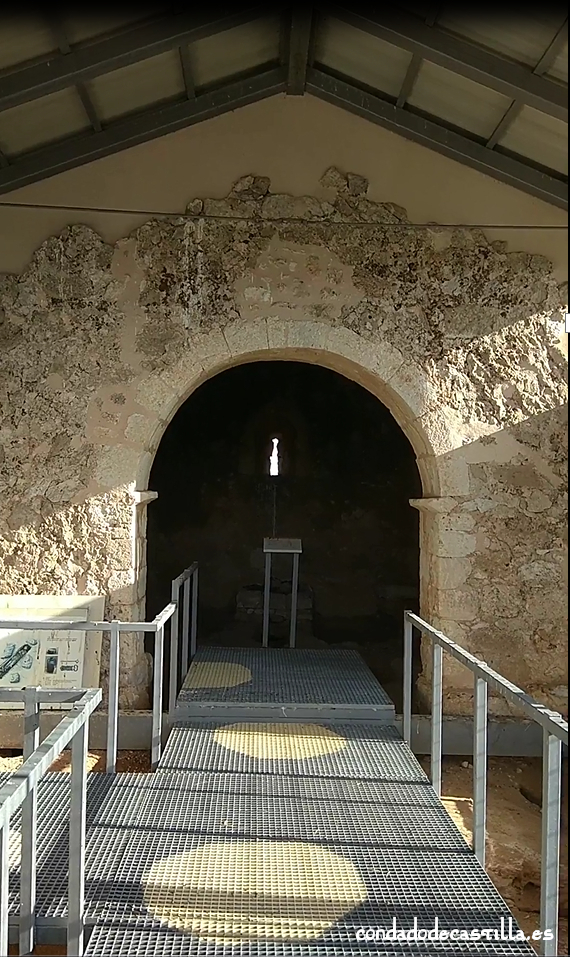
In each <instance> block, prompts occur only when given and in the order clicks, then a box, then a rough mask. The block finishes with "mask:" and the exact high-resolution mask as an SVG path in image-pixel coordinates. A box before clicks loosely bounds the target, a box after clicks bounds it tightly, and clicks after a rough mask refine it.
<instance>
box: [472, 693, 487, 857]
mask: <svg viewBox="0 0 570 957" xmlns="http://www.w3.org/2000/svg"><path fill="white" fill-rule="evenodd" d="M486 830H487V682H486V681H485V679H484V678H479V677H477V676H476V677H475V720H474V724H473V850H474V852H475V856H476V857H477V860H478V861H479V863H480V864H481V866H482V867H485V837H486Z"/></svg>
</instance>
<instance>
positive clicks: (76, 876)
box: [67, 717, 89, 957]
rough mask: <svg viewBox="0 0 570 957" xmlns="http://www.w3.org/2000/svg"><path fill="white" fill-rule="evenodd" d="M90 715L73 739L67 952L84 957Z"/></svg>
mask: <svg viewBox="0 0 570 957" xmlns="http://www.w3.org/2000/svg"><path fill="white" fill-rule="evenodd" d="M88 747H89V717H87V719H86V720H85V723H84V724H83V725H82V726H81V727H80V728H79V729H78V731H77V732H76V734H75V736H74V737H73V739H72V742H71V808H70V813H69V884H68V897H69V904H68V918H67V953H68V954H69V955H71V954H76V955H78V957H82V954H83V945H84V932H85V832H86V818H87V754H88Z"/></svg>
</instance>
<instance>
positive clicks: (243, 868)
mask: <svg viewBox="0 0 570 957" xmlns="http://www.w3.org/2000/svg"><path fill="white" fill-rule="evenodd" d="M142 883H143V887H144V893H143V899H144V903H145V905H146V907H147V908H148V910H149V913H151V914H153V915H154V916H155V917H157V918H158V919H159V920H160V921H161V922H165V923H166V924H168V926H169V927H173V928H176V929H178V930H187V931H191V932H192V933H193V934H195V935H196V936H197V937H199V938H200V939H201V940H206V941H213V942H214V943H216V944H222V945H227V944H236V945H239V944H240V943H243V942H244V941H247V940H248V939H252V938H254V939H255V938H258V939H262V940H298V939H300V940H303V939H311V938H317V937H320V936H321V935H322V934H323V933H324V931H326V930H328V929H329V928H330V927H331V926H332V925H333V924H334V922H335V921H337V920H340V919H341V918H342V917H344V916H345V915H346V914H348V913H349V912H350V911H351V910H352V909H353V908H354V907H357V906H358V905H359V904H361V903H363V902H364V901H365V900H366V897H367V892H366V887H365V885H364V883H363V882H362V880H361V879H360V877H359V875H358V872H357V870H356V868H355V867H354V865H353V864H352V862H351V861H350V860H347V859H345V858H344V857H342V856H341V855H339V854H334V853H332V852H331V851H329V850H327V849H326V848H323V847H319V846H318V845H316V844H303V843H301V842H284V841H281V842H274V841H273V842H272V841H232V842H212V843H207V844H205V845H204V846H202V847H199V848H196V849H194V850H192V851H190V852H187V853H185V854H181V855H173V856H169V857H166V858H163V859H161V860H159V861H157V862H156V863H154V864H152V865H151V867H150V869H149V871H148V872H147V873H145V874H144V875H143V879H142Z"/></svg>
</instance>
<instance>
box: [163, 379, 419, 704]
mask: <svg viewBox="0 0 570 957" xmlns="http://www.w3.org/2000/svg"><path fill="white" fill-rule="evenodd" d="M273 438H278V440H279V445H278V450H279V454H280V455H279V474H278V475H277V476H273V475H270V474H269V473H270V463H269V457H270V454H271V449H272V439H273ZM149 487H150V488H151V489H152V490H155V491H157V492H158V496H159V497H158V499H157V500H156V501H155V502H153V503H151V505H150V506H149V510H148V589H147V614H149V615H151V616H152V615H154V614H156V613H157V612H158V611H159V610H160V609H161V608H162V607H163V606H164V605H165V604H166V603H167V602H168V601H169V598H170V581H171V579H172V578H174V577H175V576H176V575H177V574H179V572H180V571H181V570H182V569H183V568H185V567H187V566H188V565H189V564H190V563H191V562H192V561H195V560H196V561H198V562H199V563H200V601H199V641H200V643H211V644H233V645H238V646H243V645H251V646H253V645H259V644H260V639H261V615H260V603H261V591H260V587H261V585H262V582H263V553H262V542H263V538H264V537H265V536H279V537H283V538H301V539H302V542H303V555H302V556H301V565H300V606H299V632H298V639H299V640H298V644H299V645H300V646H302V647H315V648H318V647H327V646H328V645H331V646H333V645H336V646H341V647H351V648H357V649H358V650H360V651H361V652H362V653H363V654H364V655H365V657H366V659H367V661H368V663H369V664H370V666H371V667H372V668H373V670H374V672H375V673H376V674H377V676H378V678H379V679H380V680H381V681H382V683H383V684H384V685H385V687H386V688H387V690H388V691H389V692H390V693H391V694H392V695H393V696H394V698H395V700H396V704H399V702H400V700H401V691H400V682H401V675H402V612H403V610H404V608H406V607H407V608H411V609H413V610H418V600H419V521H418V513H417V511H416V510H415V509H413V508H412V507H411V506H410V505H409V499H411V498H417V497H419V496H421V494H422V493H421V483H420V478H419V473H418V469H417V465H416V461H415V456H414V453H413V450H412V448H411V446H410V444H409V442H408V440H407V439H406V437H405V435H404V434H403V432H402V430H401V429H400V428H399V426H398V425H397V423H396V422H395V420H394V419H393V417H392V416H391V414H390V412H389V411H388V410H387V409H386V407H385V406H383V405H382V403H381V402H379V401H378V399H376V398H375V397H374V396H373V395H371V394H370V393H369V392H367V391H366V390H365V389H363V388H362V387H361V386H359V385H356V384H355V383H353V382H351V381H349V380H348V379H345V378H344V377H343V376H341V375H339V374H337V373H335V372H332V371H330V370H328V369H324V368H322V367H320V366H313V365H308V364H305V363H299V362H255V363H251V364H247V365H242V366H238V367H236V368H233V369H230V370H228V371H226V372H223V373H221V374H219V375H217V376H215V377H214V378H212V379H210V380H208V381H207V382H206V383H205V384H204V385H202V386H201V387H200V388H199V389H198V390H197V391H196V392H195V393H194V394H193V395H192V396H191V397H190V398H189V399H188V400H187V402H186V403H185V404H184V405H183V406H182V407H181V409H180V410H179V412H178V413H177V415H176V416H175V418H174V419H173V421H172V422H171V424H170V425H169V427H168V429H167V430H166V432H165V434H164V437H163V439H162V442H161V444H160V447H159V449H158V452H157V454H156V458H155V461H154V465H153V468H152V472H151V478H150V483H149ZM290 579H291V559H290V557H289V556H287V557H284V556H283V557H279V558H278V559H277V560H274V565H273V584H272V615H271V642H272V644H275V645H279V644H284V643H285V642H286V635H287V628H288V622H287V620H286V618H287V609H288V602H289V592H290Z"/></svg>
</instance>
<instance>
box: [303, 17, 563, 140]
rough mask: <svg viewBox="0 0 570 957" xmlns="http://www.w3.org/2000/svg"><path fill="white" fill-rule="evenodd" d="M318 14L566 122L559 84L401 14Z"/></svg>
mask: <svg viewBox="0 0 570 957" xmlns="http://www.w3.org/2000/svg"><path fill="white" fill-rule="evenodd" d="M322 10H323V13H328V14H329V16H333V17H335V18H336V19H338V20H341V21H342V22H343V23H348V24H350V25H351V26H353V27H356V28H357V29H358V30H362V31H364V33H369V34H371V35H372V36H375V37H378V38H379V39H380V40H384V41H385V42H386V43H391V44H392V45H393V46H397V47H401V48H402V49H403V50H408V51H409V52H410V53H416V54H418V55H419V56H421V57H422V58H423V59H424V60H430V61H431V62H432V63H437V65H438V66H441V67H443V68H444V69H446V70H451V71H452V72H454V73H458V74H459V75H460V76H465V77H467V78H468V79H470V80H473V81H474V82H475V83H480V84H481V85H482V86H486V87H488V88H489V89H491V90H495V91H496V92H497V93H502V94H504V95H505V96H508V97H510V98H511V99H512V100H520V101H521V103H524V104H525V105H526V106H532V107H533V108H534V109H535V110H540V112H541V113H547V114H548V115H549V116H554V117H556V118H557V119H559V120H563V121H564V122H568V89H567V87H565V86H564V85H563V84H562V83H558V82H557V81H555V80H549V79H546V78H545V77H542V76H536V75H535V74H533V72H532V70H529V69H528V68H527V67H525V66H521V65H520V64H519V63H515V62H514V61H513V60H508V59H507V58H506V57H503V56H500V55H499V54H497V53H491V52H490V51H488V50H485V49H483V47H479V46H477V45H476V44H474V43H471V42H470V41H469V40H464V39H461V38H460V37H456V36H453V35H452V34H451V33H445V32H444V31H443V30H442V29H440V28H439V27H431V26H428V25H427V24H426V23H424V22H423V21H422V20H420V19H418V18H417V17H414V16H413V15H412V14H408V13H406V12H405V11H404V10H399V9H395V8H390V7H383V8H382V13H381V14H375V13H370V12H369V11H366V12H365V11H364V10H363V11H362V12H361V13H359V12H357V11H355V9H354V7H351V8H350V9H348V8H344V7H342V6H336V5H335V4H332V5H329V4H326V5H323V7H322Z"/></svg>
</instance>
